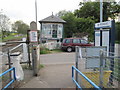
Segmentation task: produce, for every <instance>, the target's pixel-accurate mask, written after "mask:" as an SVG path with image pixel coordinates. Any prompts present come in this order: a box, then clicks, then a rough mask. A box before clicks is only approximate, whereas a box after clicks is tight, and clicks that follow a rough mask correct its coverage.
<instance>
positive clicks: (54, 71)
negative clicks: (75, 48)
mask: <svg viewBox="0 0 120 90" xmlns="http://www.w3.org/2000/svg"><path fill="white" fill-rule="evenodd" d="M40 60H41V64H43V65H44V68H42V69H40V71H39V75H38V76H37V77H32V78H31V80H30V81H29V82H27V83H25V84H24V85H23V86H22V87H21V88H75V84H74V83H73V81H72V65H74V60H75V53H59V54H47V55H41V59H40Z"/></svg>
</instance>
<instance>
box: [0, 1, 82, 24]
mask: <svg viewBox="0 0 120 90" xmlns="http://www.w3.org/2000/svg"><path fill="white" fill-rule="evenodd" d="M80 1H81V0H37V9H38V10H37V11H38V21H39V20H41V19H44V18H46V17H48V16H50V15H52V12H53V14H56V13H57V12H59V11H60V10H70V11H73V10H75V9H78V8H79V7H78V5H79V2H80ZM1 9H3V13H4V14H5V15H7V16H8V17H9V18H10V20H11V21H12V22H13V21H16V20H23V21H24V22H25V23H27V24H29V23H30V22H31V21H35V0H0V10H1Z"/></svg>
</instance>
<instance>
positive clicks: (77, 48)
mask: <svg viewBox="0 0 120 90" xmlns="http://www.w3.org/2000/svg"><path fill="white" fill-rule="evenodd" d="M78 50H79V47H78V46H76V47H75V52H76V61H75V64H76V68H77V69H78ZM76 82H78V72H77V71H76ZM76 90H78V87H77V85H76Z"/></svg>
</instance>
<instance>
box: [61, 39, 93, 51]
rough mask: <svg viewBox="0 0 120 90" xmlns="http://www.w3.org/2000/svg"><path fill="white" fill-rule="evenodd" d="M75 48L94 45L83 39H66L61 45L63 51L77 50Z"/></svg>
mask: <svg viewBox="0 0 120 90" xmlns="http://www.w3.org/2000/svg"><path fill="white" fill-rule="evenodd" d="M75 46H81V47H82V46H93V44H91V43H89V42H88V41H87V40H84V39H81V38H65V39H63V42H62V43H61V49H62V50H65V51H67V52H71V51H73V50H75Z"/></svg>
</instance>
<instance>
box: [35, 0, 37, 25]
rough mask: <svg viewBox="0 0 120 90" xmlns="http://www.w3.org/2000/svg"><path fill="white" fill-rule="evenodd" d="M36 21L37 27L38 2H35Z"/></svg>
mask: <svg viewBox="0 0 120 90" xmlns="http://www.w3.org/2000/svg"><path fill="white" fill-rule="evenodd" d="M35 19H36V25H37V0H35Z"/></svg>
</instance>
